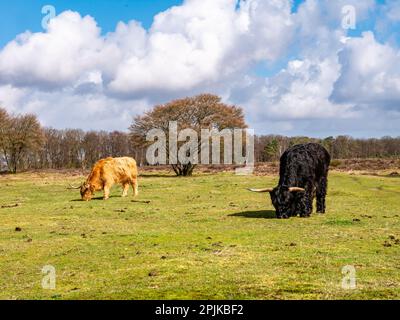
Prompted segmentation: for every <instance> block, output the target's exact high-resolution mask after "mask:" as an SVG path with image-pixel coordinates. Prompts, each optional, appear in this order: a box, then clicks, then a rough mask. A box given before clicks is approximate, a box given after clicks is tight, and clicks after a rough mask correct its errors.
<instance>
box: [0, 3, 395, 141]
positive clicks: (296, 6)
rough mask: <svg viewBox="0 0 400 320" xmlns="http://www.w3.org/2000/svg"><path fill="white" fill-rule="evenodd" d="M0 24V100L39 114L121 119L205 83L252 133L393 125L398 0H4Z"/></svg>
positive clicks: (46, 118) (366, 131) (93, 124)
mask: <svg viewBox="0 0 400 320" xmlns="http://www.w3.org/2000/svg"><path fill="white" fill-rule="evenodd" d="M45 5H52V6H54V7H55V9H56V13H57V17H56V18H55V19H54V21H55V24H54V28H53V30H52V31H51V33H50V32H46V31H45V30H43V28H42V25H41V23H42V19H43V14H42V12H41V10H42V7H43V6H45ZM346 5H351V6H353V7H354V9H355V12H356V14H357V16H356V18H357V20H356V28H355V29H354V30H352V29H350V30H345V29H343V27H342V24H341V22H342V18H343V14H342V12H341V10H342V8H343V6H346ZM173 6H177V7H175V9H174V10H169V11H168V12H167V11H166V10H167V9H171V8H172V7H173ZM255 7H256V8H257V10H253V8H255ZM66 10H70V11H72V12H73V13H68V14H67V13H65V11H66ZM156 14H159V15H160V17H161V19H159V20H158V21H157V24H156V25H153V26H154V28H153V29H152V30H150V26H152V24H153V19H154V16H155V15H156ZM86 15H89V16H91V17H92V18H93V19H89V20H88V19H84V17H85V16H86ZM132 20H135V21H137V22H139V23H140V24H141V26H140V25H136V24H129V23H130V22H131V21H132ZM119 22H123V23H125V24H124V25H122V26H123V27H122V29H119V30H116V26H117V24H118V23H119ZM96 25H97V26H98V27H100V28H101V31H102V32H101V35H100V36H99V35H98V33H97V29H96ZM0 30H1V32H0V105H1V106H3V107H5V108H6V109H8V110H9V111H11V112H14V113H20V112H33V113H36V114H37V115H38V116H39V119H40V120H41V122H42V123H43V124H44V125H46V126H52V127H57V128H65V127H81V128H84V129H97V130H98V129H105V130H114V129H124V128H127V127H128V126H129V124H130V122H131V119H132V117H133V116H134V115H136V114H140V113H142V112H143V111H145V110H148V109H149V108H150V107H151V106H153V105H154V104H158V103H163V102H166V101H169V100H171V99H175V98H180V97H184V96H188V95H194V94H199V93H203V92H210V93H214V94H218V95H220V96H221V97H223V99H224V101H226V102H228V103H233V104H238V105H240V106H242V107H243V108H244V110H245V114H246V118H247V121H248V123H249V125H250V127H252V128H254V129H255V130H256V132H257V133H259V134H268V133H275V134H284V135H309V136H318V137H320V136H321V137H323V136H329V135H340V134H349V135H353V136H357V137H369V136H374V137H379V136H384V135H392V136H393V135H395V136H397V135H400V131H399V129H398V128H399V127H400V61H399V57H400V53H399V44H400V32H399V30H400V1H397V0H363V1H359V0H337V1H331V0H318V1H316V0H293V1H291V0H282V1H280V2H275V1H269V0H246V1H244V2H243V3H242V5H241V6H238V3H237V1H235V0H186V1H183V0H151V1H150V0H132V1H128V0H84V1H83V0H82V1H78V0H68V1H67V0H53V1H42V0H30V1H26V0H14V1H13V2H8V1H1V2H0ZM25 31H29V32H30V33H31V34H28V35H25V37H24V38H23V39H22V40H19V42H12V41H13V40H14V39H16V37H17V35H19V34H22V33H24V32H25ZM8 43H11V45H10V46H8V47H6V44H8Z"/></svg>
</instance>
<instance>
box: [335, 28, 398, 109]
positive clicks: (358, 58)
mask: <svg viewBox="0 0 400 320" xmlns="http://www.w3.org/2000/svg"><path fill="white" fill-rule="evenodd" d="M339 57H340V60H339V61H340V63H341V65H342V70H341V75H340V77H339V79H338V80H337V82H336V83H335V89H334V92H333V94H332V98H333V100H334V101H339V102H342V101H347V102H350V103H354V104H358V105H367V106H371V105H376V106H377V107H380V108H384V107H391V108H397V109H399V110H400V64H399V61H400V51H399V50H396V49H394V48H392V47H391V46H389V45H385V44H380V43H378V42H377V41H376V40H375V38H374V35H373V33H372V32H366V33H364V34H363V36H362V37H361V38H353V39H351V40H349V41H347V42H346V46H345V47H344V49H343V51H341V52H340V54H339Z"/></svg>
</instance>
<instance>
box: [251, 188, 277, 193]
mask: <svg viewBox="0 0 400 320" xmlns="http://www.w3.org/2000/svg"><path fill="white" fill-rule="evenodd" d="M247 190H249V191H251V192H260V193H261V192H272V191H273V190H274V189H273V188H266V189H247Z"/></svg>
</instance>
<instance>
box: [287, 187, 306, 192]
mask: <svg viewBox="0 0 400 320" xmlns="http://www.w3.org/2000/svg"><path fill="white" fill-rule="evenodd" d="M289 191H290V192H305V191H306V189H304V188H298V187H291V188H289Z"/></svg>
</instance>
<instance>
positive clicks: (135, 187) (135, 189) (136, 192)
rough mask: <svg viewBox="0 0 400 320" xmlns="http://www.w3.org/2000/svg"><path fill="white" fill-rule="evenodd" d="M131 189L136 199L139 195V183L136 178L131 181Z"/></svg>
mask: <svg viewBox="0 0 400 320" xmlns="http://www.w3.org/2000/svg"><path fill="white" fill-rule="evenodd" d="M132 188H133V195H134V196H135V197H137V196H138V195H139V182H138V178H137V177H135V178H134V179H133V180H132Z"/></svg>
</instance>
